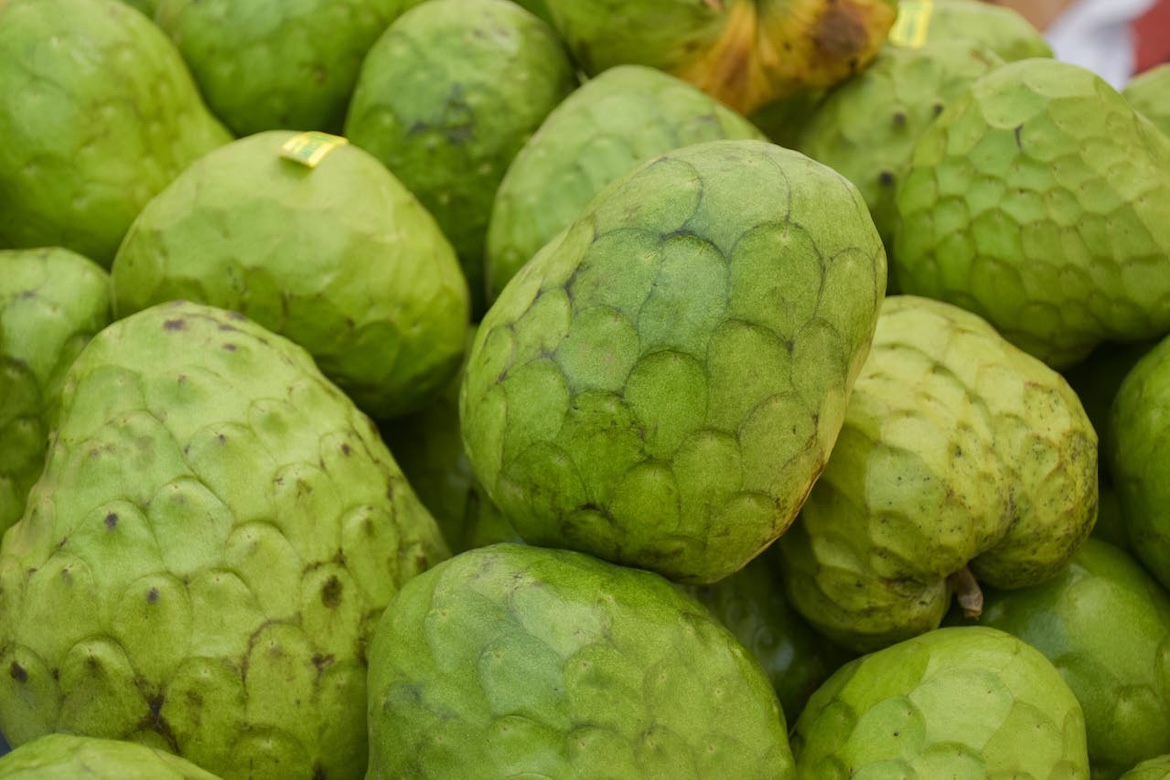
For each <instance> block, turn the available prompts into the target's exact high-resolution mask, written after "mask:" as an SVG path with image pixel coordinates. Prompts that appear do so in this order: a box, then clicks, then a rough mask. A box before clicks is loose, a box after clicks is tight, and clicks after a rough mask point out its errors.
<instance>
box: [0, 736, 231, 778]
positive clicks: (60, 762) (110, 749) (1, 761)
mask: <svg viewBox="0 0 1170 780" xmlns="http://www.w3.org/2000/svg"><path fill="white" fill-rule="evenodd" d="M0 780H219V778H218V776H217V775H213V774H211V773H210V772H208V771H206V770H204V769H201V768H200V767H198V766H196V765H195V764H192V763H191V762H190V761H187V760H186V759H183V758H179V757H178V756H176V755H174V754H172V753H168V752H167V751H165V750H160V749H159V748H155V747H148V746H147V745H140V744H138V743H136V742H125V741H123V740H116V739H102V738H100V737H85V736H80V735H77V734H45V735H44V736H42V737H37V738H36V739H34V740H33V741H32V742H26V743H25V744H23V745H21V746H20V747H19V748H17V749H16V750H14V751H13V752H11V753H8V754H7V755H5V756H2V757H0Z"/></svg>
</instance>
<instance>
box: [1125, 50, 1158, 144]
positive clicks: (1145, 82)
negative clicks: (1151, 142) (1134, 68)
mask: <svg viewBox="0 0 1170 780" xmlns="http://www.w3.org/2000/svg"><path fill="white" fill-rule="evenodd" d="M1121 94H1122V96H1124V97H1125V99H1126V100H1128V101H1129V104H1130V105H1131V106H1133V107H1134V110H1135V111H1138V112H1139V113H1141V114H1142V115H1143V116H1145V117H1146V118H1147V119H1149V120H1150V121H1151V122H1153V123H1154V124H1155V125H1157V126H1158V129H1159V130H1161V131H1162V132H1163V133H1165V134H1166V135H1167V136H1170V62H1168V63H1166V64H1165V65H1159V66H1158V67H1156V68H1150V69H1149V70H1147V71H1143V72H1141V73H1139V74H1138V75H1136V76H1134V77H1133V78H1132V79H1130V80H1129V83H1128V84H1126V85H1125V86H1124V87H1122V89H1121Z"/></svg>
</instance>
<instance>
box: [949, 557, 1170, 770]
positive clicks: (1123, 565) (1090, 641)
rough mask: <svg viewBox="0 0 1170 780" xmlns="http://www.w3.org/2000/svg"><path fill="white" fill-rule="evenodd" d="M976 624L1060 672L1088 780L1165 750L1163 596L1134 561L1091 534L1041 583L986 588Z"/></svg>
mask: <svg viewBox="0 0 1170 780" xmlns="http://www.w3.org/2000/svg"><path fill="white" fill-rule="evenodd" d="M954 620H955V622H960V621H962V620H963V618H961V617H958V616H955V617H954ZM979 623H980V625H984V626H990V627H992V628H998V629H1000V630H1001V631H1007V632H1008V633H1009V634H1012V635H1013V636H1017V637H1019V638H1020V639H1022V640H1024V641H1025V642H1027V643H1028V644H1029V645H1031V646H1032V647H1035V648H1036V649H1037V650H1039V651H1040V652H1042V653H1043V654H1044V655H1045V656H1046V657H1047V658H1048V660H1050V661H1052V663H1053V664H1054V665H1055V666H1056V668H1057V669H1058V670H1059V671H1060V673H1061V675H1062V676H1063V677H1064V680H1065V682H1067V683H1068V685H1069V687H1070V688H1071V689H1072V692H1073V693H1074V694H1075V695H1076V697H1077V700H1078V701H1080V703H1081V708H1082V709H1083V710H1084V713H1085V725H1086V729H1087V733H1088V745H1089V762H1090V765H1091V768H1092V772H1093V778H1094V780H1116V779H1117V778H1118V777H1120V776H1121V774H1122V773H1124V772H1125V771H1126V770H1127V769H1129V768H1131V767H1132V766H1134V765H1135V764H1137V763H1138V762H1140V761H1144V760H1146V759H1148V758H1153V757H1155V756H1159V755H1162V754H1163V753H1170V596H1168V595H1167V594H1166V591H1165V590H1163V588H1162V586H1161V585H1159V584H1158V583H1157V582H1156V581H1155V580H1154V578H1153V577H1151V576H1150V575H1149V574H1147V573H1146V572H1145V570H1143V569H1142V567H1141V566H1140V565H1139V564H1138V562H1137V561H1136V560H1135V559H1133V558H1131V557H1130V556H1129V555H1127V554H1126V553H1124V552H1122V551H1121V550H1119V549H1117V548H1116V547H1113V546H1112V545H1110V544H1108V543H1107V542H1102V541H1098V540H1096V539H1089V540H1088V541H1086V542H1085V544H1084V546H1082V547H1081V549H1080V550H1078V551H1077V553H1076V555H1074V556H1073V558H1072V560H1070V561H1069V563H1068V565H1067V566H1066V567H1065V569H1064V571H1063V572H1061V573H1060V574H1059V575H1058V576H1057V577H1055V578H1053V579H1051V580H1049V581H1048V582H1045V583H1043V584H1040V585H1034V586H1032V587H1030V588H1023V589H1020V590H1015V591H999V590H988V591H987V592H986V594H985V602H984V609H983V614H982V616H981V617H980V618H979Z"/></svg>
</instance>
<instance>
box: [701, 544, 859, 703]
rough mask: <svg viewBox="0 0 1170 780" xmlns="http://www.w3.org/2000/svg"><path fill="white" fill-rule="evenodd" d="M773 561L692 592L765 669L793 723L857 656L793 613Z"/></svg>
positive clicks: (757, 562)
mask: <svg viewBox="0 0 1170 780" xmlns="http://www.w3.org/2000/svg"><path fill="white" fill-rule="evenodd" d="M772 558H773V556H772V555H771V554H769V553H765V554H764V555H761V556H759V557H757V558H754V559H753V560H751V561H750V562H749V563H748V564H747V565H746V566H744V567H743V568H742V569H740V570H739V571H737V572H736V573H735V574H732V575H730V576H728V577H725V578H723V579H721V580H720V581H719V582H716V583H714V584H712V585H703V586H701V587H697V588H692V589H691V591H692V593H693V595H694V596H695V598H697V599H698V600H699V601H700V602H701V603H702V604H703V605H704V606H706V607H707V609H709V610H711V614H713V615H714V616H715V617H716V618H718V619H719V621H720V622H721V623H723V625H725V626H727V627H728V628H729V629H730V630H731V633H733V634H735V636H736V638H737V639H739V641H740V643H742V644H743V646H744V647H746V648H747V649H748V651H749V652H751V654H752V655H753V656H755V658H756V660H758V661H759V662H760V665H761V666H763V667H764V671H765V672H767V674H768V679H770V680H771V681H772V687H773V688H775V689H776V695H777V696H778V697H779V698H780V706H781V707H782V708H783V710H784V712H785V714H786V715H787V716H788V719H789V720H793V719H795V718H796V717H797V716H799V715H800V713H801V711H802V710H803V709H804V705H805V703H806V702H808V697H809V696H811V695H812V693H813V691H815V690H816V689H817V688H818V687H820V685H821V683H823V682H824V681H825V680H826V679H827V678H828V676H829V675H830V674H832V673H833V672H834V671H836V670H837V669H838V667H840V666H841V665H842V664H843V663H845V662H846V661H849V660H851V659H852V658H853V657H854V655H855V654H854V653H850V652H849V651H847V650H845V649H844V648H841V647H837V646H836V645H834V644H833V643H831V642H829V641H827V640H826V639H825V638H824V637H823V636H821V635H820V634H818V633H817V632H816V631H814V630H813V629H812V627H811V626H810V625H809V624H808V623H807V622H806V621H805V620H804V618H802V617H801V616H800V613H799V612H797V611H796V610H795V609H793V608H792V606H791V605H790V604H789V603H788V599H787V598H786V597H785V596H784V583H783V581H782V580H781V579H780V576H779V574H778V573H777V571H776V567H775V565H774V563H773V562H772Z"/></svg>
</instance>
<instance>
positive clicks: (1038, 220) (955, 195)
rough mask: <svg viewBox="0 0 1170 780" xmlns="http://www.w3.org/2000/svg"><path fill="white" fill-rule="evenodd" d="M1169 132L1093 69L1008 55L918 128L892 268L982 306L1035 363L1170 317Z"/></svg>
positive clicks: (1063, 359)
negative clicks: (1014, 58)
mask: <svg viewBox="0 0 1170 780" xmlns="http://www.w3.org/2000/svg"><path fill="white" fill-rule="evenodd" d="M1167 170H1170V137H1167V136H1165V135H1164V134H1162V133H1161V132H1159V131H1158V129H1157V128H1156V127H1155V126H1154V125H1153V124H1152V123H1151V122H1150V121H1149V120H1148V119H1146V118H1145V117H1143V116H1141V115H1140V114H1138V113H1137V112H1136V111H1134V109H1133V108H1132V107H1131V106H1130V105H1129V103H1128V102H1127V101H1126V100H1125V98H1123V97H1122V96H1121V95H1120V94H1118V92H1117V91H1116V90H1114V89H1113V88H1112V87H1110V86H1109V85H1108V84H1107V83H1106V82H1105V81H1104V80H1103V79H1101V78H1100V77H1099V76H1097V75H1096V74H1094V73H1092V72H1091V71H1088V70H1086V69H1084V68H1081V67H1079V66H1077V65H1074V64H1072V63H1068V62H1061V61H1058V60H1054V59H1050V58H1049V59H1045V58H1033V59H1025V60H1018V61H1016V62H1009V63H1007V64H1006V65H1002V66H1000V67H998V68H995V69H994V70H992V71H991V72H990V73H988V74H987V75H985V76H983V77H982V78H980V79H978V80H976V81H975V82H974V83H973V84H972V85H971V86H970V88H969V89H967V90H966V91H965V92H964V93H963V94H961V95H959V96H958V97H956V98H955V99H954V100H952V101H951V102H950V103H949V104H948V105H947V107H946V108H945V109H944V110H943V112H942V114H940V115H939V117H938V118H937V119H936V120H935V121H934V122H933V123H932V124H931V125H930V126H929V127H928V128H927V129H926V130H925V131H924V132H923V134H922V135H921V136H920V137H919V139H918V143H917V144H916V145H915V147H914V152H913V155H912V158H911V161H910V166H909V169H908V171H907V173H906V175H905V177H903V179H902V181H901V183H900V184H899V186H898V192H897V209H898V216H899V220H898V223H897V225H896V226H895V236H894V252H893V254H892V256H891V264H890V268H891V273H892V284H893V285H894V286H896V287H897V288H898V289H899V290H901V291H903V292H906V293H911V294H915V295H924V296H928V297H931V298H940V299H942V300H946V301H948V302H951V303H955V304H958V305H960V306H963V307H964V308H967V309H970V310H971V311H974V312H975V313H977V314H979V315H981V316H983V317H984V318H985V319H987V320H988V321H989V322H991V324H992V325H994V326H995V327H996V329H997V330H999V331H1000V332H1001V333H1003V334H1004V336H1005V337H1007V338H1008V339H1009V340H1010V341H1012V342H1013V343H1014V344H1016V345H1017V346H1020V347H1022V348H1023V349H1024V350H1026V351H1027V352H1029V353H1031V354H1033V355H1036V356H1037V357H1039V358H1041V359H1042V360H1044V361H1045V362H1046V363H1048V364H1049V365H1052V366H1054V367H1056V368H1064V367H1068V366H1071V365H1073V364H1075V363H1076V362H1078V361H1080V360H1082V359H1083V358H1084V357H1085V356H1086V355H1088V354H1089V352H1091V351H1092V349H1093V347H1095V346H1096V345H1097V344H1099V343H1100V342H1103V341H1107V340H1113V341H1135V340H1140V339H1146V338H1154V337H1158V336H1161V335H1163V334H1165V333H1167V332H1170V219H1167V218H1166V215H1167V214H1168V213H1170V188H1168V187H1167V186H1166V171H1167Z"/></svg>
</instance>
